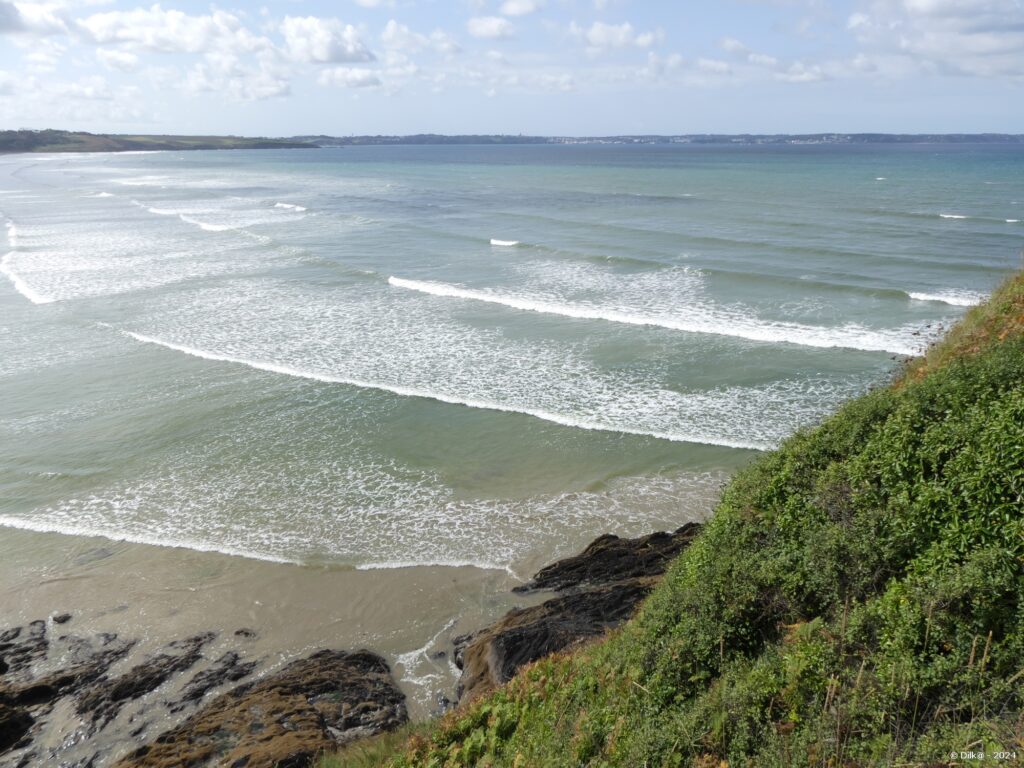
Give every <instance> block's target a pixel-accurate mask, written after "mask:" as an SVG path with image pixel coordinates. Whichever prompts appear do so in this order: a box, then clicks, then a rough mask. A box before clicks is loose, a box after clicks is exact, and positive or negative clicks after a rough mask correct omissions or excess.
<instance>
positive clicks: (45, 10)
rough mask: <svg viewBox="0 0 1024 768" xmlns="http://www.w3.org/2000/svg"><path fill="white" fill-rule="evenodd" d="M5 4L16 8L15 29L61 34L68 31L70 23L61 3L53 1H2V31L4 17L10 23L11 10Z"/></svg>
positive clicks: (0, 11) (0, 23)
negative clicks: (65, 16) (6, 8)
mask: <svg viewBox="0 0 1024 768" xmlns="http://www.w3.org/2000/svg"><path fill="white" fill-rule="evenodd" d="M4 5H7V6H11V7H13V8H14V11H15V13H16V14H17V19H16V20H15V23H16V24H17V25H18V26H17V27H15V28H14V30H15V31H18V30H20V31H24V32H31V33H34V34H37V35H60V34H64V33H66V32H67V31H68V24H67V21H66V19H65V18H64V14H63V11H62V8H61V6H60V5H57V4H52V3H2V4H0V31H2V30H3V29H4V19H5V18H7V19H8V23H10V11H9V10H6V11H5V9H4V8H3V6H4Z"/></svg>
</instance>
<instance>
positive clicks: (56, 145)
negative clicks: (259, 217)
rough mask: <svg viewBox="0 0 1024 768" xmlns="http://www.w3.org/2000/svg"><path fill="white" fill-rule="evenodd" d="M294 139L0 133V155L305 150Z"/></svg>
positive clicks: (25, 132)
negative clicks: (190, 150) (195, 150)
mask: <svg viewBox="0 0 1024 768" xmlns="http://www.w3.org/2000/svg"><path fill="white" fill-rule="evenodd" d="M311 146H313V145H311V144H309V143H308V142H303V141H297V140H294V139H267V138H245V137H241V136H122V135H116V134H102V133H84V132H79V131H56V130H44V131H24V130H23V131H0V153H12V152H125V151H132V150H134V151H139V150H155V149H174V150H183V149H287V148H309V147H311Z"/></svg>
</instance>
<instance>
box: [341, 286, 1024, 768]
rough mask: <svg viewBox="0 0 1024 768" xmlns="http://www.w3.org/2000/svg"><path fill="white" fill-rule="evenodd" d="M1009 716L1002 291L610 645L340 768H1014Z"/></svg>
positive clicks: (1015, 308)
mask: <svg viewBox="0 0 1024 768" xmlns="http://www.w3.org/2000/svg"><path fill="white" fill-rule="evenodd" d="M1022 703H1024V276H1021V275H1018V276H1017V277H1015V278H1014V279H1012V280H1011V281H1009V282H1008V283H1006V284H1005V285H1004V286H1003V287H1002V288H1001V289H1000V290H999V291H998V292H997V293H996V295H995V296H994V297H993V298H992V300H991V301H990V302H989V303H988V304H986V305H984V306H982V307H978V308H975V309H974V310H972V311H971V312H970V313H968V315H967V316H966V317H965V318H964V320H963V321H962V322H961V323H960V324H959V325H958V327H956V328H955V329H954V330H953V331H951V332H950V334H949V335H948V336H947V338H946V339H945V340H944V341H943V342H942V343H940V344H938V345H936V346H935V347H934V348H933V349H932V350H930V351H929V353H928V354H927V355H926V356H925V357H924V358H923V359H919V360H917V361H914V362H912V363H911V364H910V365H908V367H907V369H906V370H905V371H904V372H903V373H902V375H901V377H900V378H899V379H898V380H897V381H896V382H895V383H894V384H893V385H892V386H889V387H885V388H880V389H877V390H875V391H872V392H870V393H868V394H867V395H865V396H863V397H861V398H858V399H856V400H854V401H852V402H850V403H848V404H847V405H846V406H845V407H843V408H842V409H841V410H840V411H839V412H838V413H837V414H836V415H835V416H833V417H832V418H830V419H828V420H827V421H826V422H825V423H823V424H822V425H821V426H819V427H817V428H815V429H812V430H807V431H804V432H801V433H799V434H797V435H794V436H793V437H792V438H790V439H789V440H787V441H786V442H785V444H784V445H783V446H782V447H781V448H780V449H779V450H777V451H774V452H772V453H769V454H766V455H764V456H763V457H762V458H761V459H760V460H758V461H757V462H756V463H755V464H754V465H752V466H750V467H749V468H748V469H746V470H745V471H743V472H741V473H740V474H739V475H738V476H737V477H736V478H735V479H734V480H733V481H732V482H731V483H730V485H729V486H728V487H727V488H726V490H725V492H724V494H723V498H722V500H721V502H720V504H719V507H718V509H717V511H716V513H715V515H714V517H713V519H712V520H711V521H710V522H709V524H708V525H707V526H706V527H705V529H704V532H703V534H702V535H701V536H700V537H699V538H698V539H697V541H696V543H695V544H693V545H692V547H691V548H690V549H688V550H687V551H685V552H684V553H683V555H681V556H680V557H679V558H678V559H677V560H676V562H675V563H674V564H673V566H672V567H671V569H670V570H669V572H668V574H667V575H666V577H665V579H664V581H663V582H662V583H661V584H660V585H659V587H658V588H657V589H656V590H655V592H654V593H653V594H652V595H651V597H650V598H649V599H648V600H647V601H646V603H645V604H644V605H643V607H642V608H641V610H640V613H639V614H638V615H637V617H636V618H635V619H634V620H633V621H632V622H630V623H629V624H628V625H627V626H626V627H625V628H624V629H622V630H621V631H619V632H617V633H615V634H614V635H612V636H610V637H609V638H608V639H607V640H605V641H603V642H601V643H598V644H595V645H592V646H590V647H588V648H586V649H584V650H582V651H579V652H576V653H574V654H566V655H560V656H556V657H550V658H548V659H545V660H542V661H540V662H538V663H536V664H534V665H532V666H531V667H528V668H527V669H525V670H524V671H523V672H522V673H521V674H520V675H519V676H518V677H516V678H515V679H514V680H513V681H512V682H511V683H509V684H508V685H507V686H506V687H505V688H504V689H501V690H499V691H497V692H495V693H494V694H492V695H491V696H489V697H487V698H485V699H484V700H482V701H479V702H477V703H475V704H473V705H472V706H469V707H467V708H462V709H459V710H456V711H455V712H452V713H449V714H448V715H447V716H445V717H444V718H443V719H441V720H440V721H439V722H438V723H436V724H435V726H434V728H433V730H432V731H428V732H426V733H425V734H418V735H413V736H412V737H411V738H410V739H408V740H407V741H406V743H405V746H404V747H403V750H404V751H402V752H400V753H390V755H389V750H388V747H387V746H383V747H382V748H380V749H371V750H369V751H368V752H365V753H364V754H363V755H361V756H360V759H361V760H362V761H363V762H362V763H359V764H361V765H380V764H390V765H393V766H513V767H514V768H532V767H533V766H583V765H586V766H590V765H593V766H599V765H600V766H684V765H686V766H708V767H710V766H716V767H717V766H720V765H722V764H723V763H725V764H727V765H728V766H734V767H735V766H757V767H758V768H761V767H770V766H792V765H801V766H802V765H808V766H836V767H838V766H890V765H906V766H910V765H920V766H925V765H928V766H932V765H934V766H938V765H960V764H963V763H962V762H961V760H960V759H959V757H958V758H957V759H955V760H950V753H951V752H956V753H959V752H961V751H967V750H973V751H975V752H980V751H984V752H985V753H986V754H987V755H988V758H987V760H986V761H985V762H984V763H975V764H995V762H994V760H993V759H992V754H993V753H994V752H996V751H1000V750H1002V751H1008V752H1016V754H1017V758H1016V759H1006V760H1004V761H1003V763H1002V764H1007V765H1009V764H1016V763H1018V762H1021V761H1024V716H1022ZM371 753H372V754H371ZM342 757H343V756H339V758H338V759H337V760H335V761H333V762H326V763H325V765H328V766H337V765H346V764H355V763H349V762H348V761H347V759H342ZM389 761H390V762H389Z"/></svg>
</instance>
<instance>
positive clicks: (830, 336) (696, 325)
mask: <svg viewBox="0 0 1024 768" xmlns="http://www.w3.org/2000/svg"><path fill="white" fill-rule="evenodd" d="M388 283H389V284H391V285H393V286H395V287H396V288H405V289H408V290H410V291H419V292H420V293H428V294H431V295H433V296H443V297H448V298H459V299H471V300H473V301H484V302H487V303H490V304H500V305H502V306H505V307H511V308H512V309H520V310H524V311H527V312H541V313H544V314H552V315H562V316H564V317H572V318H576V319H580V320H606V321H608V322H612V323H626V324H628V325H646V326H655V327H658V328H668V329H670V330H673V331H684V332H687V333H702V334H711V335H715V336H730V337H734V338H741V339H747V340H749V341H762V342H768V343H780V342H782V343H787V344H797V345H800V346H805V347H820V348H827V349H833V348H842V349H860V350H864V351H867V352H894V353H896V354H900V355H913V354H917V352H919V351H920V350H918V349H915V348H913V347H910V346H907V345H905V344H900V343H898V342H897V341H894V340H891V339H885V338H884V337H882V338H878V339H876V340H871V339H870V338H867V337H865V336H864V335H862V336H860V337H859V338H858V337H857V334H870V332H868V331H865V329H862V328H859V327H857V326H853V327H851V326H843V327H840V328H836V329H830V328H821V327H815V326H809V325H798V324H796V323H765V324H762V325H755V326H754V327H750V328H743V327H741V326H739V325H736V324H735V323H734V322H732V321H731V320H726V319H723V320H721V321H719V322H712V321H701V320H676V319H673V318H667V317H653V316H650V315H639V314H632V313H629V312H621V311H618V310H614V309H604V308H600V307H586V306H580V305H572V304H557V303H555V302H548V301H541V300H538V299H530V298H525V297H519V296H507V295H500V294H494V293H490V292H488V291H479V290H473V289H470V288H461V287H459V286H456V285H449V284H447V283H434V282H428V281H425V280H406V279H405V278H401V277H394V276H392V277H389V278H388Z"/></svg>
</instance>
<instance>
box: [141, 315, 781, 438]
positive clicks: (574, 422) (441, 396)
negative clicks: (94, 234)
mask: <svg viewBox="0 0 1024 768" xmlns="http://www.w3.org/2000/svg"><path fill="white" fill-rule="evenodd" d="M122 333H123V334H124V335H125V336H129V337H131V338H133V339H135V340H136V341H140V342H143V343H145V344H155V345H157V346H161V347H166V348H167V349H171V350H174V351H176V352H181V353H184V354H186V355H192V356H193V357H199V358H202V359H204V360H212V361H215V362H222V363H234V364H236V365H244V366H247V367H249V368H254V369H255V370H258V371H266V372H268V373H279V374H284V375H286V376H295V377H297V378H302V379H311V380H313V381H320V382H324V383H329V384H346V385H348V386H353V387H359V388H361V389H375V390H379V391H382V392H390V393H391V394H394V395H400V396H402V397H419V398H423V399H425V400H436V401H437V402H440V403H447V404H449V405H462V406H466V407H468V408H478V409H481V410H487V411H499V412H502V413H517V414H520V415H523V416H532V417H534V418H536V419H541V420H542V421H549V422H551V423H553V424H558V425H560V426H563V427H572V428H575V429H587V430H592V431H597V432H617V433H620V434H627V435H637V436H640V437H654V438H658V439H661V440H670V441H673V442H680V443H700V444H702V445H719V446H722V447H725V448H742V449H747V450H754V451H763V450H768V449H769V448H771V447H773V446H772V445H771V444H770V443H765V442H757V441H750V440H731V439H727V438H723V437H720V436H717V435H707V434H684V433H674V432H665V431H661V430H644V429H632V428H630V427H627V426H625V425H618V424H609V423H603V422H600V421H595V420H591V419H586V418H580V417H577V416H573V415H569V414H563V413H556V412H553V411H549V410H545V409H541V408H531V407H529V406H519V405H509V404H505V403H500V402H497V401H494V400H487V399H483V398H475V397H460V396H454V395H449V394H445V393H442V392H436V391H433V390H427V389H421V388H418V387H407V386H398V385H394V384H389V383H384V382H372V381H364V380H361V379H357V378H350V377H347V376H336V375H333V374H325V373H320V372H317V371H308V370H303V369H300V368H295V367H293V366H289V365H281V364H279V363H272V362H267V361H263V360H248V359H245V358H240V357H234V356H232V355H223V354H218V353H216V352H208V351H206V350H202V349H196V348H194V347H188V346H185V345H183V344H175V343H174V342H170V341H164V340H162V339H157V338H154V337H152V336H145V335H143V334H141V333H134V332H132V331H122Z"/></svg>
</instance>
